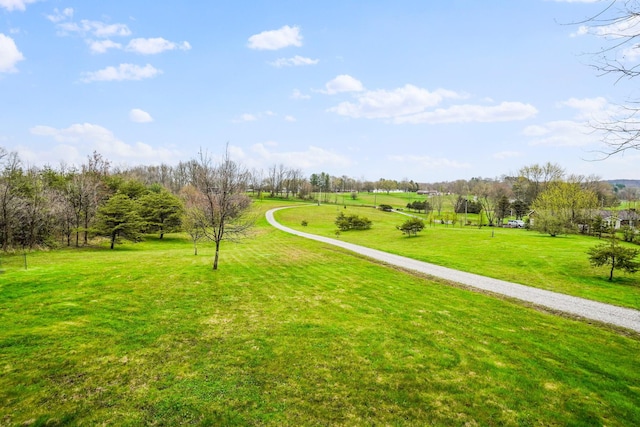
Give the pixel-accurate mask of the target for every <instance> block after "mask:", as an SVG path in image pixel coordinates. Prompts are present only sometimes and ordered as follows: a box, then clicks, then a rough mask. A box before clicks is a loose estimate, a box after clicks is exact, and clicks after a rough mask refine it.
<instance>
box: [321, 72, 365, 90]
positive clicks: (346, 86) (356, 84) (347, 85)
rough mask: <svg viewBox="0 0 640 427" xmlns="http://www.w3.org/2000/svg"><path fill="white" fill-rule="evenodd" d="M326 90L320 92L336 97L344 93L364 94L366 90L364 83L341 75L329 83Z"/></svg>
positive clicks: (346, 75)
mask: <svg viewBox="0 0 640 427" xmlns="http://www.w3.org/2000/svg"><path fill="white" fill-rule="evenodd" d="M325 88H326V89H325V90H321V91H320V92H322V93H326V94H328V95H335V94H336V93H342V92H362V91H363V90H364V86H363V85H362V82H360V80H358V79H355V78H353V77H351V76H350V75H348V74H341V75H339V76H337V77H336V78H335V79H333V80H331V81H329V82H327V83H326V84H325Z"/></svg>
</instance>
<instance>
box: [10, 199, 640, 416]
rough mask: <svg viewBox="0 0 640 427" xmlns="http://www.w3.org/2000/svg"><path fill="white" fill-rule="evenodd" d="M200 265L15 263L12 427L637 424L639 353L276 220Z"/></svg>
mask: <svg viewBox="0 0 640 427" xmlns="http://www.w3.org/2000/svg"><path fill="white" fill-rule="evenodd" d="M273 205H274V204H270V203H264V204H261V205H260V206H261V207H262V208H264V209H266V208H267V207H269V206H273ZM303 210H304V208H301V211H303ZM417 240H419V239H417V238H416V239H414V240H412V241H417ZM192 253H193V252H192V247H191V244H190V242H189V241H188V240H187V239H186V238H185V237H184V236H180V235H170V236H167V237H166V238H165V239H163V240H158V239H156V238H153V237H149V238H148V239H147V240H146V241H145V242H144V243H140V244H135V245H134V244H127V245H124V246H119V247H117V248H116V249H115V250H113V251H110V250H108V249H104V248H102V247H98V248H90V249H82V250H61V251H54V252H36V253H33V254H30V255H29V268H28V269H27V270H24V269H23V268H21V256H20V254H16V255H14V256H11V257H9V258H10V259H8V260H7V258H6V257H3V260H6V261H7V262H6V263H3V266H4V270H5V272H4V273H3V274H2V275H0V321H1V324H2V328H0V372H1V375H0V402H1V404H0V424H2V425H80V424H82V425H96V424H103V425H105V424H109V425H140V424H144V425H149V424H151V425H179V424H195V425H296V426H298V425H329V424H333V425H335V424H338V425H372V424H380V425H427V424H434V425H452V426H453V425H495V426H498V425H499V426H503V425H514V426H515V425H540V426H543V425H544V426H548V425H585V426H586V425H589V426H591V425H609V426H624V425H638V424H640V387H638V384H640V369H639V368H640V362H639V361H638V358H637V355H638V352H639V351H640V341H639V340H638V339H637V337H634V336H624V335H621V334H619V333H616V332H613V331H609V330H607V329H605V328H602V327H596V326H592V325H588V324H586V323H584V322H580V321H574V320H570V319H565V318H561V317H557V316H554V315H550V314H545V313H541V312H538V311H536V310H533V309H530V308H527V307H524V306H522V305H520V304H517V303H514V302H511V301H508V300H502V299H499V298H495V297H490V296H486V295H483V294H479V293H474V292H469V291H466V290H463V289H458V288H455V287H450V286H443V285H441V284H437V283H433V282H431V281H428V280H425V279H421V278H418V277H415V276H412V275H410V274H407V273H405V272H402V271H397V270H394V269H390V268H387V267H384V266H381V265H378V264H375V263H372V262H369V261H367V260H365V259H363V258H361V257H358V256H355V255H353V254H351V253H349V252H346V251H343V250H340V249H337V248H334V247H330V246H327V245H323V244H321V243H318V242H313V241H307V240H305V239H301V238H297V237H295V236H289V235H287V234H285V233H282V232H280V231H278V230H274V229H272V228H269V227H268V226H267V225H266V223H265V221H264V220H263V219H261V220H259V221H258V225H257V227H256V229H255V236H254V238H253V239H250V240H247V241H245V242H244V243H242V244H238V245H233V244H225V245H224V246H223V248H222V253H221V256H222V258H221V264H220V270H219V271H217V272H213V271H211V257H212V255H213V250H212V248H211V246H210V245H208V246H207V245H201V248H200V255H198V256H193V255H192Z"/></svg>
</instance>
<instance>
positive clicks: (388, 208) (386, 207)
mask: <svg viewBox="0 0 640 427" xmlns="http://www.w3.org/2000/svg"><path fill="white" fill-rule="evenodd" d="M378 209H380V210H381V211H385V212H391V211H392V210H393V207H392V206H391V205H379V206H378Z"/></svg>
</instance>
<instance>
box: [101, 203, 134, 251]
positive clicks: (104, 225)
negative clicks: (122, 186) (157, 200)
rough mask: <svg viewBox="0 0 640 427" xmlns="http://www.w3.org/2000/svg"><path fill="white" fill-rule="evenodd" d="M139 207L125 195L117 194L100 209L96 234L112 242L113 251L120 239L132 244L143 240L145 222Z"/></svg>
mask: <svg viewBox="0 0 640 427" xmlns="http://www.w3.org/2000/svg"><path fill="white" fill-rule="evenodd" d="M138 209H139V206H138V205H137V204H136V202H135V201H133V200H131V199H130V198H129V197H128V196H127V195H125V194H116V195H115V196H113V197H111V198H110V199H109V200H107V202H106V203H105V204H104V205H102V206H100V208H98V213H97V216H96V218H97V220H96V226H95V232H96V234H98V235H99V236H107V237H109V238H110V240H111V249H113V246H114V244H115V243H116V241H117V240H118V239H119V238H123V239H127V240H130V241H132V242H139V241H140V240H142V230H143V229H144V226H145V222H144V221H143V219H142V218H141V217H140V214H139V213H138Z"/></svg>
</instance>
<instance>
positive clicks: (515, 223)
mask: <svg viewBox="0 0 640 427" xmlns="http://www.w3.org/2000/svg"><path fill="white" fill-rule="evenodd" d="M507 227H510V228H524V221H523V220H521V219H510V220H509V221H507Z"/></svg>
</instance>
